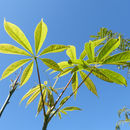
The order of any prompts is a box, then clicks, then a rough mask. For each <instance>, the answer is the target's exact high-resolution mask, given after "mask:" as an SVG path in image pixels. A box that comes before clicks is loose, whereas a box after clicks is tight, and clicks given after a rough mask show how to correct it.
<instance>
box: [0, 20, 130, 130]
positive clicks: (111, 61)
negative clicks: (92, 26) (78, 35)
mask: <svg viewBox="0 0 130 130" xmlns="http://www.w3.org/2000/svg"><path fill="white" fill-rule="evenodd" d="M4 27H5V30H6V32H7V33H8V34H9V36H10V37H11V38H13V39H14V40H15V41H16V42H17V43H19V44H20V45H21V46H22V47H23V48H24V49H20V48H18V47H16V46H14V45H11V44H0V53H6V54H16V55H24V56H27V58H26V59H21V60H19V61H16V62H14V63H12V64H11V65H9V66H8V67H7V68H6V69H5V71H4V72H3V74H2V78H1V79H4V78H6V77H8V76H9V75H10V74H12V73H13V72H15V71H16V70H17V69H19V68H20V67H22V66H23V65H24V64H26V63H28V65H27V67H25V68H24V70H23V73H22V76H21V79H20V84H19V85H20V86H23V85H24V86H25V84H26V82H27V81H28V80H29V78H30V77H31V75H32V72H33V70H35V69H34V63H35V64H36V66H35V67H36V71H37V78H38V84H37V85H36V86H35V87H33V88H31V89H30V90H29V91H28V92H27V93H26V94H25V95H24V96H23V98H22V100H21V102H22V101H23V100H24V99H26V98H27V97H30V98H29V100H28V101H27V105H29V104H30V103H31V102H32V101H34V99H36V98H37V97H38V95H39V94H40V99H39V103H38V108H37V115H38V114H39V113H40V111H42V110H43V118H44V121H43V127H42V130H46V129H47V126H48V123H49V122H50V121H51V119H52V118H53V117H54V115H56V114H57V115H58V116H59V118H61V113H63V114H67V111H73V110H81V109H80V108H78V107H74V106H69V107H65V108H64V104H65V103H67V101H68V100H69V99H70V98H71V97H72V96H73V95H74V96H76V94H77V90H78V89H79V88H80V87H81V85H82V84H83V83H84V84H85V86H87V88H88V89H89V90H90V91H91V92H92V93H94V94H95V95H96V96H97V91H96V87H95V85H94V83H93V81H92V80H91V79H90V77H89V76H90V74H93V75H94V76H96V77H98V78H100V79H102V80H104V81H106V82H110V83H116V84H119V85H123V86H127V81H126V79H125V78H124V77H123V76H122V75H121V74H119V73H116V72H114V71H112V70H109V69H106V68H102V67H103V66H104V65H106V64H107V65H127V64H130V63H129V61H130V51H125V52H122V53H117V54H115V53H114V54H113V51H114V50H115V49H117V48H118V47H119V45H120V37H118V38H110V39H109V40H106V39H107V37H105V38H101V39H98V40H95V41H89V42H86V43H85V45H84V50H83V52H82V53H81V54H80V56H79V58H77V56H76V48H75V46H73V45H68V46H65V45H59V44H53V45H50V46H48V47H47V48H45V49H44V50H43V51H41V52H39V51H40V49H41V47H42V45H43V42H44V40H45V38H46V35H47V26H46V24H45V23H44V22H43V20H41V21H40V23H39V24H38V25H37V27H36V29H35V32H34V39H35V52H33V51H32V47H31V45H30V43H29V41H28V39H27V38H26V36H25V35H24V33H23V32H22V31H21V30H20V28H19V27H17V26H16V25H14V24H12V23H10V22H7V21H6V20H5V21H4ZM102 43H104V44H102ZM100 48H101V49H100ZM64 50H66V54H67V56H69V58H70V60H69V61H61V62H60V63H56V62H55V61H53V60H52V59H48V58H42V56H43V55H45V54H48V53H57V52H62V51H64ZM40 61H41V62H43V63H44V64H45V65H47V66H48V67H49V69H51V70H52V73H54V72H59V73H58V75H57V76H56V81H55V82H54V84H53V85H52V86H50V85H48V84H47V82H44V83H42V82H41V76H40V72H41V71H40V70H39V66H38V63H39V62H40ZM69 73H70V75H69V76H70V79H69V81H66V85H65V87H64V88H63V89H61V90H62V91H60V93H59V89H60V88H56V83H57V81H58V79H60V77H62V76H66V75H67V74H69ZM78 73H79V74H80V76H81V78H82V81H81V82H80V83H79V80H78ZM69 85H71V86H72V90H73V91H72V92H70V94H68V96H66V97H64V96H63V94H64V93H65V92H66V90H67V89H68V87H69ZM32 86H33V84H32Z"/></svg>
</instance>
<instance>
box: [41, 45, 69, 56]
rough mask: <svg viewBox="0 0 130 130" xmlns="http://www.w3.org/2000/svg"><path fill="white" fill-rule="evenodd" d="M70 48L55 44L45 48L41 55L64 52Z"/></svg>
mask: <svg viewBox="0 0 130 130" xmlns="http://www.w3.org/2000/svg"><path fill="white" fill-rule="evenodd" d="M68 48H69V46H65V45H59V44H54V45H51V46H49V47H47V48H45V49H44V50H43V51H42V52H41V54H40V55H44V54H47V53H56V52H62V51H64V50H66V49H68Z"/></svg>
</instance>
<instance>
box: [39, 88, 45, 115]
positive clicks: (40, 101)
mask: <svg viewBox="0 0 130 130" xmlns="http://www.w3.org/2000/svg"><path fill="white" fill-rule="evenodd" d="M46 93H47V91H46V89H44V90H43V92H42V95H43V101H44V104H45V105H47V104H46V103H45V100H46ZM41 110H42V98H41V96H40V99H39V103H38V108H37V115H38V114H39V113H40V111H41Z"/></svg>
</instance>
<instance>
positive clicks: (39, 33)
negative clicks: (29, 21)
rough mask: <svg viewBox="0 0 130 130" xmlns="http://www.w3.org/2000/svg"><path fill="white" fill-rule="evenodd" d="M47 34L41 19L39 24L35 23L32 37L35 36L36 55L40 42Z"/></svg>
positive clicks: (41, 42)
mask: <svg viewBox="0 0 130 130" xmlns="http://www.w3.org/2000/svg"><path fill="white" fill-rule="evenodd" d="M46 35H47V26H46V24H45V23H44V22H43V19H42V20H41V22H39V24H38V25H37V27H36V29H35V32H34V37H35V51H36V55H37V54H38V52H39V50H40V49H41V47H42V44H43V42H44V40H45V38H46Z"/></svg>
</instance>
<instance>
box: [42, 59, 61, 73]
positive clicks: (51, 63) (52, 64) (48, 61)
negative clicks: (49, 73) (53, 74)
mask: <svg viewBox="0 0 130 130" xmlns="http://www.w3.org/2000/svg"><path fill="white" fill-rule="evenodd" d="M40 60H41V61H42V62H43V63H44V64H45V65H47V66H48V67H49V68H51V69H53V70H56V71H62V69H61V68H60V67H59V65H58V64H57V63H56V62H55V61H53V60H51V59H47V58H40Z"/></svg>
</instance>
